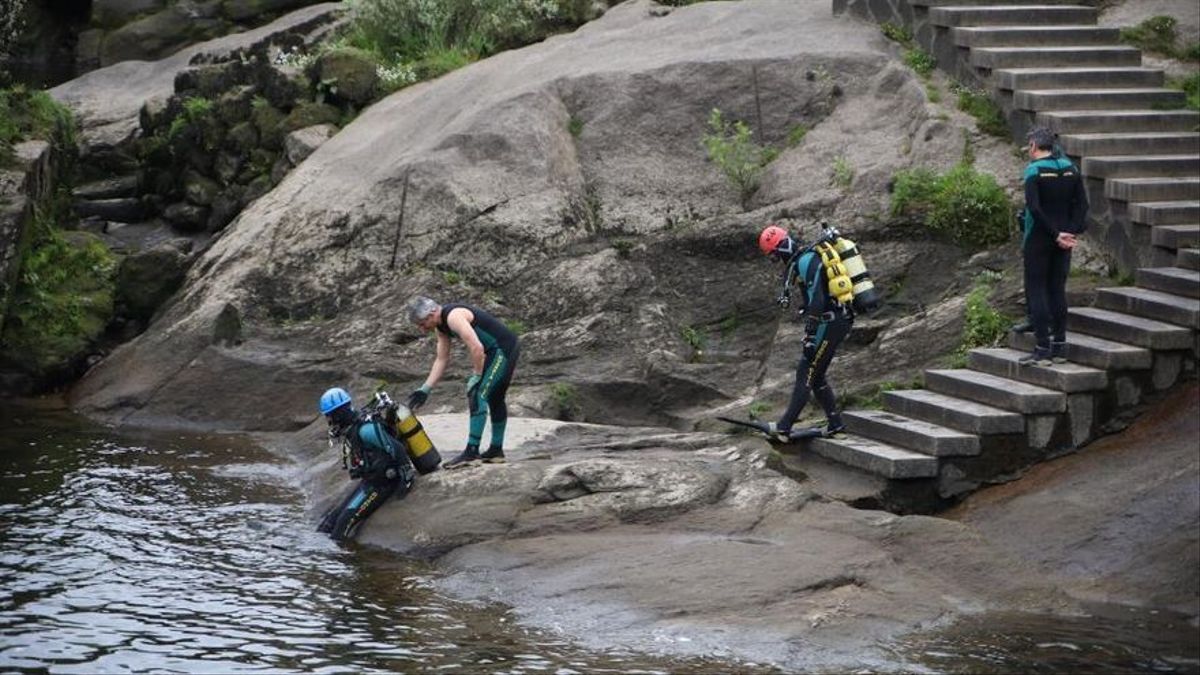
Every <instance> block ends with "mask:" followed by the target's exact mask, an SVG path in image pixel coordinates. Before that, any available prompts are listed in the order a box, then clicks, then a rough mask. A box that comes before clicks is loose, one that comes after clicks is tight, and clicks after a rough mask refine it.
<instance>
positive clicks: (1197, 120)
mask: <svg viewBox="0 0 1200 675" xmlns="http://www.w3.org/2000/svg"><path fill="white" fill-rule="evenodd" d="M1034 121H1035V123H1036V124H1038V125H1039V126H1044V127H1049V128H1050V129H1052V130H1053V131H1055V132H1056V133H1059V134H1094V133H1104V132H1119V131H1127V130H1129V129H1136V130H1138V131H1195V129H1196V127H1197V125H1200V113H1197V112H1194V111H1191V110H1044V111H1039V112H1038V113H1037V114H1036V115H1035V116H1034Z"/></svg>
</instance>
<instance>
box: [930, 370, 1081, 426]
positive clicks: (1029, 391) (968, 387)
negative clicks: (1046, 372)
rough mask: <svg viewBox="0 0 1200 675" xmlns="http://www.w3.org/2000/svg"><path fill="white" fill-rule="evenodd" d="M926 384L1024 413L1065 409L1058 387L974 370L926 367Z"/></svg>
mask: <svg viewBox="0 0 1200 675" xmlns="http://www.w3.org/2000/svg"><path fill="white" fill-rule="evenodd" d="M925 387H926V388H927V389H929V390H931V391H936V392H938V393H939V394H946V395H947V396H957V397H959V398H965V399H969V400H972V401H976V402H979V403H983V404H984V405H990V406H995V407H997V408H1003V409H1004V410H1011V411H1013V412H1019V413H1021V414H1024V415H1040V414H1050V413H1061V412H1066V410H1067V395H1066V394H1064V393H1062V392H1060V391H1054V390H1052V389H1046V388H1045V387H1039V386H1036V385H1032V384H1027V383H1025V382H1018V381H1016V380H1010V379H1008V378H1005V377H997V376H996V375H990V374H988V373H981V372H978V371H974V370H961V369H960V370H926V371H925Z"/></svg>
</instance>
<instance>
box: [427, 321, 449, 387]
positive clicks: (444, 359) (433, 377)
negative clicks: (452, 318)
mask: <svg viewBox="0 0 1200 675" xmlns="http://www.w3.org/2000/svg"><path fill="white" fill-rule="evenodd" d="M434 335H436V336H437V356H435V357H434V359H433V366H432V367H431V368H430V369H429V377H427V378H425V384H424V386H425V387H427V388H429V389H433V385H435V384H437V383H438V380H441V379H442V374H444V373H445V372H446V364H447V363H448V362H449V361H450V338H448V337H446V336H445V335H443V334H442V333H439V332H437V331H434Z"/></svg>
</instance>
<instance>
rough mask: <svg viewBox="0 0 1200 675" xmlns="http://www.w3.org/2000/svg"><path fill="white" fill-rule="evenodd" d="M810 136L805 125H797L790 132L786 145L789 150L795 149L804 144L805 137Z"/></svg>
mask: <svg viewBox="0 0 1200 675" xmlns="http://www.w3.org/2000/svg"><path fill="white" fill-rule="evenodd" d="M807 135H808V127H806V126H804V125H803V124H797V125H796V126H794V127H792V128H791V129H790V130H789V131H788V135H787V141H785V142H786V144H787V146H788V147H789V148H794V147H796V146H797V145H800V144H801V143H803V142H804V137H805V136H807Z"/></svg>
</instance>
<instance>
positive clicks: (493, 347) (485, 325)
mask: <svg viewBox="0 0 1200 675" xmlns="http://www.w3.org/2000/svg"><path fill="white" fill-rule="evenodd" d="M459 308H462V309H467V310H470V312H471V313H472V314H474V315H475V318H474V319H473V320H472V321H471V328H472V329H474V330H475V336H476V337H478V338H479V342H480V343H482V344H483V353H484V359H483V375H482V377H481V378H480V380H479V386H477V387H476V388H475V389H473V390H472V392H471V393H470V395H468V397H467V404H468V407H469V409H470V411H471V426H470V433H469V436H468V438H467V445H468V446H474V447H479V441H480V439H481V438H482V437H483V427H484V424H485V423H486V421H487V418H488V417H491V421H492V443H491V447H493V448H502V447H504V428H505V426H506V425H507V424H508V404H507V403H506V402H505V400H504V399H505V396H506V395H507V394H508V385H509V383H510V382H512V375H513V370H514V369H515V368H516V367H517V357H519V356H520V354H521V346H520V342H519V341H518V340H517V336H516V334H514V333H513V332H512V331H511V330H509V329H508V327H507V326H505V325H504V324H503V323H501V322H500V320H499V319H497V318H496V317H494V316H492V315H491V314H489V313H487V312H485V311H483V310H482V309H479V308H478V307H472V306H470V305H462V304H455V303H451V304H446V305H442V320H441V321H439V322H438V327H437V329H438V330H439V331H441V332H442V333H443V334H444V335H447V336H449V337H451V338H453V337H454V331H452V330H450V326H449V324H447V323H446V322H447V320H448V319H449V318H450V313H451V312H453V311H454V310H456V309H459Z"/></svg>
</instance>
